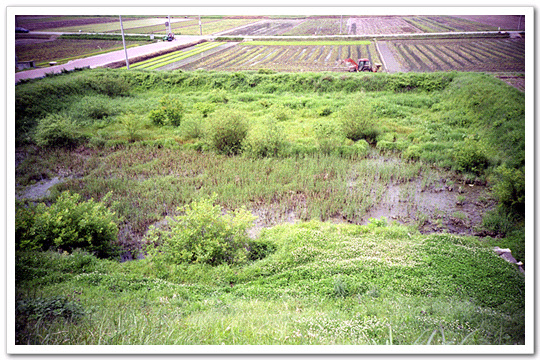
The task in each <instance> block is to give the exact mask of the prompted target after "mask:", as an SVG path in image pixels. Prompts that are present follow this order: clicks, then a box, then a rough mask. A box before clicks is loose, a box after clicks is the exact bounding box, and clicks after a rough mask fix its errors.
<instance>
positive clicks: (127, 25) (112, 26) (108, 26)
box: [43, 18, 182, 32]
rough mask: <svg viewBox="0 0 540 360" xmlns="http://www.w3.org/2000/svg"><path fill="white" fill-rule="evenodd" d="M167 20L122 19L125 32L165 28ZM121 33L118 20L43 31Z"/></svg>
mask: <svg viewBox="0 0 540 360" xmlns="http://www.w3.org/2000/svg"><path fill="white" fill-rule="evenodd" d="M166 21H167V19H166V18H149V19H136V20H126V19H122V24H123V26H124V30H127V29H133V28H142V27H145V26H155V25H161V26H162V27H163V28H165V22H166ZM172 21H182V20H180V19H176V20H171V22H172ZM79 30H81V31H82V32H120V20H119V19H118V18H116V21H112V22H106V23H92V24H86V25H80V24H78V25H74V26H67V27H61V28H53V29H43V31H57V32H78V31H79Z"/></svg>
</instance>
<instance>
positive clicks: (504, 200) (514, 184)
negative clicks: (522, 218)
mask: <svg viewBox="0 0 540 360" xmlns="http://www.w3.org/2000/svg"><path fill="white" fill-rule="evenodd" d="M495 176H496V177H497V180H498V181H497V182H496V183H495V185H494V186H493V192H494V194H495V196H496V198H497V199H498V200H499V204H500V206H501V207H502V208H505V209H507V210H511V211H512V212H514V213H516V214H520V215H524V214H525V171H524V169H523V168H521V169H513V168H509V167H507V166H505V165H501V166H499V167H498V168H497V169H495Z"/></svg>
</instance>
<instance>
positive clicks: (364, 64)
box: [339, 58, 382, 72]
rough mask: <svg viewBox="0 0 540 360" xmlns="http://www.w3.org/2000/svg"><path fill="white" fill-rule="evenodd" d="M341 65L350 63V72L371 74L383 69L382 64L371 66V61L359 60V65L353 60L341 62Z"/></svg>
mask: <svg viewBox="0 0 540 360" xmlns="http://www.w3.org/2000/svg"><path fill="white" fill-rule="evenodd" d="M339 63H340V64H345V63H349V72H354V71H358V72H360V71H369V72H377V71H380V70H381V68H382V64H373V66H371V63H370V62H369V59H358V64H357V63H356V62H355V61H354V60H353V59H351V58H349V59H345V60H340V61H339Z"/></svg>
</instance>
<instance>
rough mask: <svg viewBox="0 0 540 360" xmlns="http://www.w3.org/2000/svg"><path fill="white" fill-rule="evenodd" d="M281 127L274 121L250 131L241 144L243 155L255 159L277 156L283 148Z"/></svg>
mask: <svg viewBox="0 0 540 360" xmlns="http://www.w3.org/2000/svg"><path fill="white" fill-rule="evenodd" d="M285 144H286V143H285V138H284V136H283V127H282V126H280V125H279V124H277V123H276V122H275V121H274V120H267V121H266V122H265V123H264V124H263V125H262V126H260V127H257V128H255V129H252V130H251V131H250V132H249V133H248V135H247V137H246V138H245V140H244V142H243V144H242V151H243V152H244V154H246V155H248V156H251V157H255V158H261V157H267V156H278V155H279V154H281V153H282V152H283V149H284V147H285Z"/></svg>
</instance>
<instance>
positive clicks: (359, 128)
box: [341, 101, 380, 143]
mask: <svg viewBox="0 0 540 360" xmlns="http://www.w3.org/2000/svg"><path fill="white" fill-rule="evenodd" d="M341 129H342V131H343V135H345V137H346V138H347V139H351V140H352V141H358V140H360V139H364V140H366V141H367V142H369V143H374V142H376V139H377V136H378V135H379V134H380V130H379V128H378V126H377V124H376V120H375V118H374V116H373V111H372V109H371V106H369V105H368V104H367V103H366V102H364V101H358V102H353V103H350V104H349V105H348V106H346V107H345V108H344V109H343V110H342V112H341Z"/></svg>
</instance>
